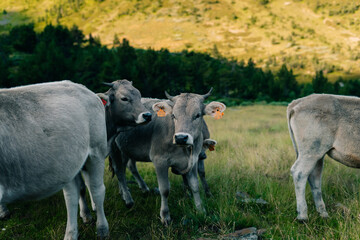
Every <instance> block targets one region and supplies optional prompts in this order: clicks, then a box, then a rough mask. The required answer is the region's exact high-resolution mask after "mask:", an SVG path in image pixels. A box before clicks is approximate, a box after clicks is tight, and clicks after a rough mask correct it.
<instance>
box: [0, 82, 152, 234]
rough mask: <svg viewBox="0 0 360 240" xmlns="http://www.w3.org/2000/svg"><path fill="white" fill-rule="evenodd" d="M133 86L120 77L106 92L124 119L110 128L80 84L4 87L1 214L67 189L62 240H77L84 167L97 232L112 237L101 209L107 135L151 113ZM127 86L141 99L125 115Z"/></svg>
mask: <svg viewBox="0 0 360 240" xmlns="http://www.w3.org/2000/svg"><path fill="white" fill-rule="evenodd" d="M130 85H131V84H130V83H129V82H128V81H118V82H116V83H114V84H113V90H114V91H111V92H109V94H108V95H104V96H102V97H103V98H105V99H106V100H108V101H109V105H108V107H109V106H111V104H114V106H113V108H112V111H111V114H110V116H117V117H120V119H118V118H117V119H116V120H117V121H111V127H110V128H107V126H106V122H105V111H104V105H103V103H102V102H101V101H100V99H99V97H97V96H96V95H95V94H94V93H93V92H91V91H90V90H88V89H87V88H86V87H84V86H82V85H79V84H74V83H72V82H70V81H63V82H56V83H44V84H36V85H30V86H24V87H17V88H12V89H2V90H0V102H1V105H0V121H1V126H0V138H1V144H0V217H1V218H5V217H7V216H8V215H9V211H8V209H7V208H6V204H8V203H11V202H14V201H20V200H32V199H34V200H36V199H41V198H45V197H47V196H50V195H52V194H54V193H56V192H57V191H59V190H61V189H63V192H64V197H65V202H66V207H67V219H68V220H67V225H66V233H65V237H64V239H77V237H78V230H77V212H78V201H79V191H80V188H81V185H82V178H81V175H80V174H79V172H80V171H82V172H83V174H84V176H85V178H86V182H87V185H88V188H89V190H90V193H91V194H90V195H91V198H92V200H93V202H94V208H96V212H97V224H96V225H97V235H98V237H99V238H104V237H106V236H108V234H109V228H108V223H107V220H106V218H105V214H104V208H103V201H104V196H105V186H104V184H103V174H104V158H105V157H106V155H107V153H108V149H109V148H108V145H107V137H108V138H109V139H111V138H112V136H111V135H112V134H116V133H117V128H119V127H120V128H121V127H123V124H122V123H123V122H125V123H126V124H130V125H135V124H138V123H140V122H142V118H147V117H146V115H147V116H149V113H148V112H144V111H143V110H145V109H144V107H143V106H142V105H141V103H140V94H139V93H138V92H136V91H135V90H133V87H132V88H131V87H130ZM120 88H122V90H120ZM124 89H125V90H124ZM126 89H128V90H129V91H130V92H131V91H132V92H135V93H138V94H139V97H138V98H135V100H134V102H132V103H131V104H130V105H132V106H133V107H131V106H129V107H128V108H129V109H130V110H131V112H128V113H127V114H122V112H121V109H120V108H121V106H125V105H124V104H122V103H121V102H120V100H118V99H117V98H118V97H120V96H122V95H126V94H128V95H129V93H128V91H126ZM120 93H121V94H120ZM124 100H125V99H123V100H122V101H124ZM106 104H108V102H106ZM115 106H116V107H115ZM119 109H120V110H119ZM136 111H138V112H136ZM140 111H141V112H140ZM145 111H146V110H145ZM147 113H148V114H147ZM150 117H151V114H150ZM144 121H145V120H144ZM107 134H108V135H107Z"/></svg>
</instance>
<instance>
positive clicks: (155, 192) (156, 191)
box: [152, 187, 160, 195]
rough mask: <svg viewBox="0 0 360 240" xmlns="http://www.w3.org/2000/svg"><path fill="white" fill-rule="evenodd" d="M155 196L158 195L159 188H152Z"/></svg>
mask: <svg viewBox="0 0 360 240" xmlns="http://www.w3.org/2000/svg"><path fill="white" fill-rule="evenodd" d="M152 192H153V193H154V194H155V195H160V190H159V188H156V187H155V188H154V189H153V191H152Z"/></svg>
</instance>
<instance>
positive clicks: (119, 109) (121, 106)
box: [79, 79, 152, 223]
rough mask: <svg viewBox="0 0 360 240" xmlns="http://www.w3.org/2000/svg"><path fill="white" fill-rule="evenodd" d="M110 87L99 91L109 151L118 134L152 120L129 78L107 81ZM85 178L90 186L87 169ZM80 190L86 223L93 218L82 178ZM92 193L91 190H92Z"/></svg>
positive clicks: (84, 173) (82, 210)
mask: <svg viewBox="0 0 360 240" xmlns="http://www.w3.org/2000/svg"><path fill="white" fill-rule="evenodd" d="M105 85H107V86H109V87H110V89H109V90H108V91H107V92H105V93H98V94H97V95H98V96H99V97H100V98H101V100H102V102H103V104H104V107H105V119H106V130H107V141H108V146H109V148H108V152H109V151H110V146H111V145H112V144H113V142H114V140H115V137H116V136H117V134H118V133H119V132H121V131H124V130H129V129H130V128H132V127H134V126H138V125H142V124H146V123H148V122H149V121H151V117H152V116H151V113H150V112H149V111H148V110H147V109H146V108H145V107H144V105H143V104H142V103H141V94H140V92H139V90H138V89H136V88H135V87H134V86H133V85H132V82H130V81H128V80H125V79H124V80H117V81H114V82H112V83H105ZM82 175H83V178H84V180H85V183H86V185H87V186H89V180H88V179H89V177H88V175H87V171H85V170H83V171H82ZM80 185H81V192H80V201H79V203H80V216H81V218H82V219H83V222H84V223H89V222H91V220H92V216H91V213H90V210H89V208H88V206H87V204H86V199H85V195H86V188H85V185H84V182H83V181H82V179H81V184H80ZM88 188H89V187H88ZM90 193H91V192H90ZM90 198H91V203H92V208H93V210H96V206H95V203H94V201H93V199H92V195H91V194H90Z"/></svg>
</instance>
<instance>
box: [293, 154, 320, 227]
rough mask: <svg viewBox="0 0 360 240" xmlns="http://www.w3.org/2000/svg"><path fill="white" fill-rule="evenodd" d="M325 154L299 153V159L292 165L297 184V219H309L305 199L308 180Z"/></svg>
mask: <svg viewBox="0 0 360 240" xmlns="http://www.w3.org/2000/svg"><path fill="white" fill-rule="evenodd" d="M322 157H323V156H321V157H319V156H311V155H301V154H300V155H299V156H298V159H297V160H296V162H295V163H294V165H293V166H292V167H291V174H292V176H293V180H294V184H295V194H296V204H297V212H298V216H297V219H298V220H299V221H306V220H307V219H308V214H307V204H306V200H305V187H306V181H307V179H308V177H309V175H310V173H311V172H312V171H313V170H314V168H315V165H316V163H317V162H318V160H319V159H321V158H322Z"/></svg>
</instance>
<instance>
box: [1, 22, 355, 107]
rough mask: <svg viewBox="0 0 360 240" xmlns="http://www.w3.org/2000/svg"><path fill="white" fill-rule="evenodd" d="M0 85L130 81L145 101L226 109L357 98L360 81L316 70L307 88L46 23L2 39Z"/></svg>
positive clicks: (265, 73) (288, 77) (284, 78)
mask: <svg viewBox="0 0 360 240" xmlns="http://www.w3.org/2000/svg"><path fill="white" fill-rule="evenodd" d="M0 56H1V58H0V87H3V88H7V87H14V86H19V85H25V84H33V83H39V82H50V81H58V80H64V79H68V80H72V81H74V82H78V83H82V84H84V85H85V86H87V87H88V88H90V89H91V90H93V91H95V92H99V91H104V90H106V87H104V86H102V84H101V83H102V82H111V81H114V80H117V79H128V80H131V81H133V84H134V86H135V87H137V88H138V89H139V90H140V91H141V93H142V95H143V96H144V97H158V98H163V97H164V90H167V91H168V92H170V93H171V94H178V93H179V92H196V93H204V92H206V91H208V90H209V88H210V87H213V88H214V89H215V91H214V93H213V98H216V99H221V100H223V101H224V102H225V103H227V104H228V105H236V104H240V103H241V102H243V101H266V102H272V101H290V100H292V99H294V98H298V97H301V96H306V95H308V94H311V93H314V92H316V93H335V94H343V95H356V96H360V88H359V86H360V81H359V80H350V81H343V80H342V79H339V80H338V81H336V82H335V83H330V82H328V80H327V78H326V76H324V74H323V72H322V71H320V72H317V73H316V74H315V77H314V79H313V81H312V82H311V83H306V84H299V83H297V81H296V76H295V75H294V74H293V72H292V70H291V69H288V68H287V66H286V65H283V66H282V67H281V68H280V70H279V71H277V72H276V73H274V72H272V71H270V70H263V69H261V68H259V67H257V66H256V65H255V63H254V61H252V59H249V60H247V62H244V61H236V60H229V59H227V58H226V57H223V56H220V55H218V56H216V57H214V56H212V55H210V54H208V53H198V52H193V51H191V52H189V51H186V50H184V51H182V52H176V53H172V52H169V51H168V50H167V49H162V50H159V51H156V50H153V49H136V48H134V47H132V46H131V45H130V43H129V41H128V40H126V39H122V40H121V41H119V40H118V39H117V38H115V39H114V47H112V48H108V47H106V46H103V45H101V42H100V39H98V38H94V37H93V36H91V35H89V36H87V37H85V36H84V34H83V33H82V31H81V30H79V29H78V28H77V27H76V26H73V27H72V28H71V29H68V28H66V27H63V26H61V25H58V26H53V25H48V26H46V27H45V28H44V30H43V31H42V32H40V33H37V32H35V31H34V26H33V25H32V24H29V25H22V26H16V27H14V28H12V29H11V31H10V32H9V33H8V34H3V35H1V36H0Z"/></svg>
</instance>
